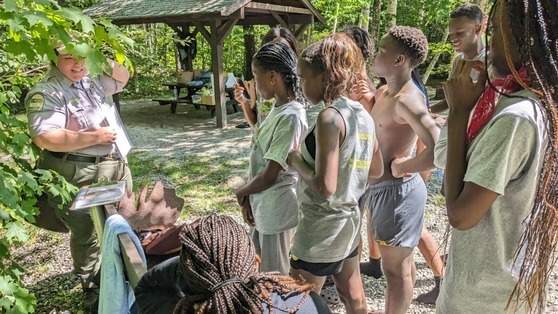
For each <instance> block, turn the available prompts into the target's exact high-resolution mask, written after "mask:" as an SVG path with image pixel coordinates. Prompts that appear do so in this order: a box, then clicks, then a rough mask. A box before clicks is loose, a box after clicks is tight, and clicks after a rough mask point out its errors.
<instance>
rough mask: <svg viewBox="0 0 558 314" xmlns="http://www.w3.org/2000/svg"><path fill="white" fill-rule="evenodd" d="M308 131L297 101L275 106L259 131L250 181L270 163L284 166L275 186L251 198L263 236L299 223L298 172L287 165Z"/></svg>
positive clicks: (254, 146)
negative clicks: (291, 152) (288, 157)
mask: <svg viewBox="0 0 558 314" xmlns="http://www.w3.org/2000/svg"><path fill="white" fill-rule="evenodd" d="M307 130H308V124H307V122H306V110H305V109H304V106H303V105H302V104H301V103H299V102H296V101H293V102H290V103H287V104H284V105H282V106H280V107H275V106H273V107H272V108H271V111H270V112H269V115H268V116H267V117H266V118H265V120H264V121H263V122H262V124H261V125H260V126H259V128H258V129H257V133H256V136H255V141H254V144H253V145H252V152H251V154H250V168H249V179H250V180H252V178H254V177H255V176H256V175H257V174H258V173H260V172H262V171H263V170H264V168H265V166H266V165H267V161H268V160H272V161H275V162H276V163H278V164H279V165H281V167H283V170H282V171H281V172H280V173H279V177H278V178H277V181H276V182H275V184H274V185H273V186H271V187H270V188H268V189H267V190H265V191H262V192H260V193H256V194H251V195H250V204H251V205H252V213H253V215H254V220H255V222H256V229H257V230H258V232H259V233H261V234H275V233H279V232H283V231H286V230H289V229H292V228H294V227H296V225H297V224H298V204H297V198H296V185H297V182H298V173H297V172H296V170H294V168H290V167H289V166H288V165H287V156H288V155H289V152H290V151H291V150H293V149H295V148H297V147H299V146H300V143H301V141H302V140H303V137H304V135H306V132H307Z"/></svg>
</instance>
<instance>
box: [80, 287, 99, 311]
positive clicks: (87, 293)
mask: <svg viewBox="0 0 558 314" xmlns="http://www.w3.org/2000/svg"><path fill="white" fill-rule="evenodd" d="M83 307H84V308H85V309H86V310H89V311H90V312H91V313H98V310H99V289H98V288H86V289H83Z"/></svg>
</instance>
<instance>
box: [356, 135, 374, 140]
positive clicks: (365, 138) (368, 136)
mask: <svg viewBox="0 0 558 314" xmlns="http://www.w3.org/2000/svg"><path fill="white" fill-rule="evenodd" d="M357 136H358V139H359V140H365V141H368V140H371V139H372V135H371V134H368V133H358V134H357Z"/></svg>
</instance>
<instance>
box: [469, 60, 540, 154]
mask: <svg viewBox="0 0 558 314" xmlns="http://www.w3.org/2000/svg"><path fill="white" fill-rule="evenodd" d="M517 73H518V74H519V78H520V79H521V80H522V81H523V82H524V83H525V84H527V85H529V83H530V81H531V80H530V79H529V77H528V76H527V70H525V67H521V68H520V69H519V70H518V71H517ZM492 85H494V87H496V88H497V89H498V90H499V91H500V92H502V93H504V94H512V93H515V92H517V91H518V90H520V89H521V88H522V87H521V85H520V84H519V83H518V82H517V80H516V79H515V77H514V76H513V74H508V75H506V77H504V78H503V79H496V80H493V81H492ZM498 96H500V94H498V93H496V91H495V90H494V89H492V88H491V87H490V85H488V84H486V87H485V88H484V91H483V92H482V95H481V96H480V98H479V100H478V101H477V105H476V106H475V109H474V111H473V116H472V117H471V123H470V124H469V129H468V130H467V143H470V142H471V141H472V140H473V139H474V138H475V137H476V136H477V135H478V134H479V133H480V131H481V130H482V128H483V127H484V126H485V125H486V124H487V123H488V121H490V119H491V118H492V115H493V114H494V109H496V102H497V98H498Z"/></svg>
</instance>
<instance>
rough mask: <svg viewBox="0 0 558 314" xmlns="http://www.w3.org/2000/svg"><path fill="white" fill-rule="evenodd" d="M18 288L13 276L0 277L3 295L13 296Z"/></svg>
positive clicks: (0, 287) (0, 290)
mask: <svg viewBox="0 0 558 314" xmlns="http://www.w3.org/2000/svg"><path fill="white" fill-rule="evenodd" d="M17 289H18V287H17V285H15V284H14V283H13V280H12V279H11V278H9V277H5V276H1V277H0V292H2V294H3V295H9V296H12V295H13V294H14V293H15V292H16V291H17Z"/></svg>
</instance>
